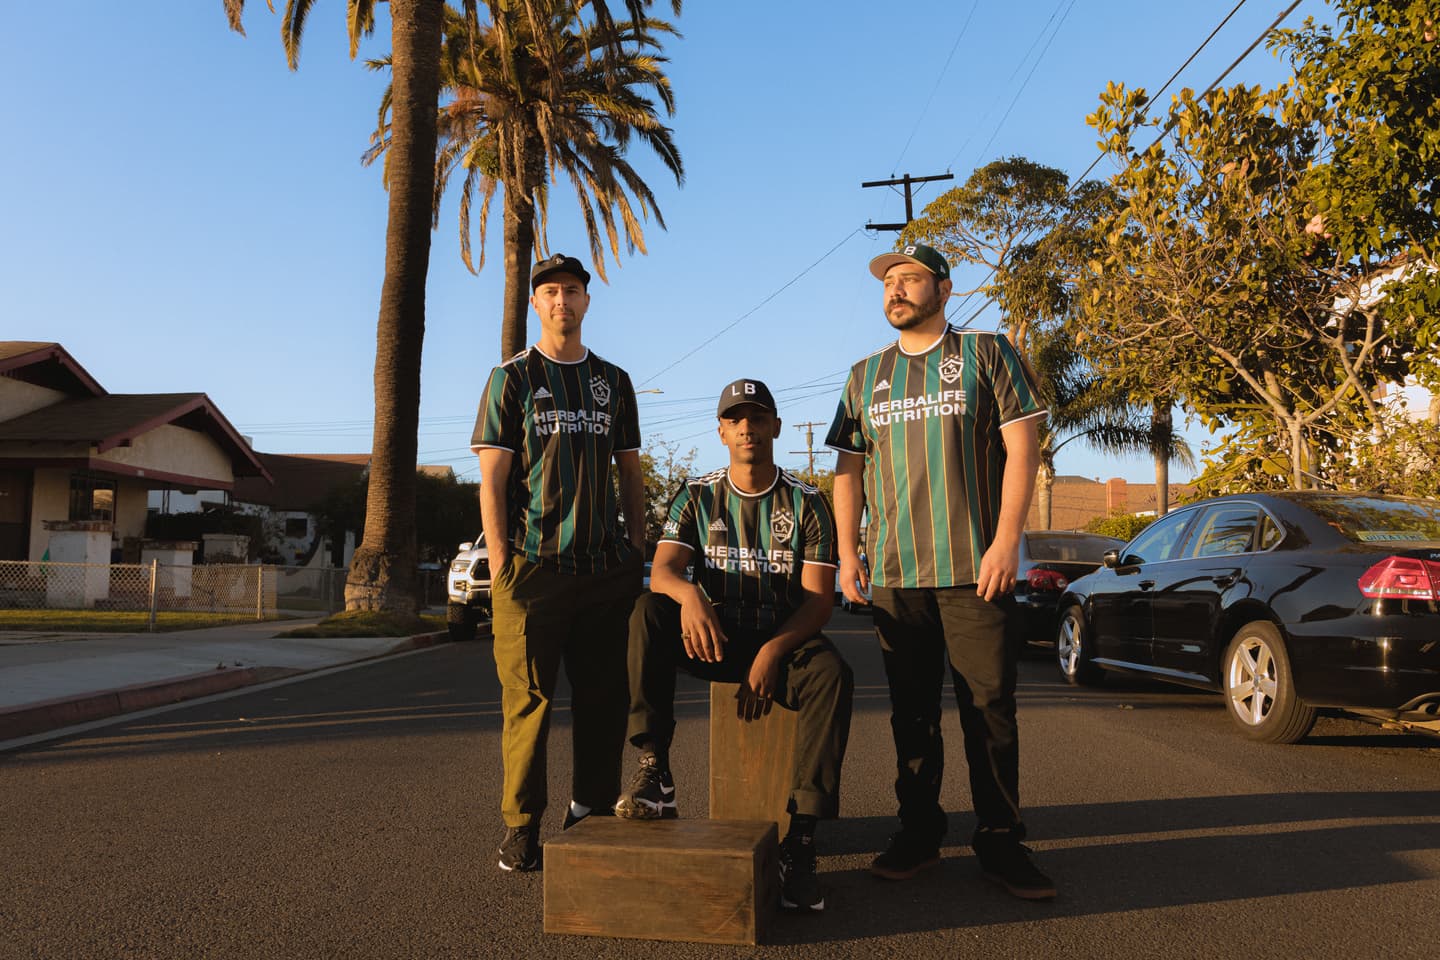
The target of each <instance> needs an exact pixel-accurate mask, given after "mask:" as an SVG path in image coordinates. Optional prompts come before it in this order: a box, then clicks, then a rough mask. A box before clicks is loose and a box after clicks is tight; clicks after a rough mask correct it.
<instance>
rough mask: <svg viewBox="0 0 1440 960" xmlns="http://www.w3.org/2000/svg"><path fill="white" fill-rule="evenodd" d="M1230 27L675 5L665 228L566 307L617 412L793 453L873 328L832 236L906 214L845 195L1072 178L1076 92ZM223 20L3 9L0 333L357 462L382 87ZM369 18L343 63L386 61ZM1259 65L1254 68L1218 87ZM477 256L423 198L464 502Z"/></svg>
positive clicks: (914, 9) (318, 46)
mask: <svg viewBox="0 0 1440 960" xmlns="http://www.w3.org/2000/svg"><path fill="white" fill-rule="evenodd" d="M1234 5H1235V4H1234V0H1195V2H1187V3H1182V4H1154V3H1151V2H1140V0H1019V2H1015V3H1004V4H1000V3H986V2H976V0H934V2H929V0H916V2H912V3H909V4H905V5H902V6H891V7H889V8H885V7H882V6H880V5H876V4H874V3H869V2H863V3H862V2H852V0H843V2H837V3H831V4H824V5H820V6H818V7H817V6H813V5H799V4H788V3H760V2H752V0H742V2H736V3H716V2H708V3H707V2H703V0H690V2H689V3H687V4H686V10H685V13H684V15H683V16H682V17H681V18H680V19H679V20H678V21H677V26H678V27H679V28H680V30H681V31H682V33H683V34H684V38H683V39H681V40H678V41H674V42H673V43H672V44H671V45H669V46H668V48H667V52H668V53H669V55H670V57H671V60H672V63H671V65H670V76H671V77H672V80H673V83H674V88H675V91H676V96H677V99H678V109H677V112H676V115H675V117H674V118H673V126H674V128H675V131H676V133H675V137H676V142H677V143H678V144H679V147H680V149H681V151H682V152H683V155H684V159H685V163H686V168H687V179H686V183H685V186H684V188H683V189H680V188H677V187H676V186H675V184H674V182H673V180H672V181H668V182H667V181H666V179H665V178H666V174H665V172H664V171H663V169H662V168H661V167H660V166H659V164H658V162H655V161H652V160H650V159H649V158H646V157H644V156H643V155H637V156H636V157H635V158H634V159H635V161H636V164H637V166H638V167H639V168H640V169H641V170H642V172H643V173H644V174H645V175H646V176H647V177H648V179H649V181H650V183H651V185H652V187H653V188H654V189H655V191H656V193H657V195H658V198H659V201H660V204H661V209H662V211H663V213H664V215H665V219H666V222H667V223H668V225H669V230H668V231H664V230H661V229H659V227H657V226H654V225H653V224H652V225H651V227H650V228H649V229H648V230H647V231H646V239H647V242H648V246H649V249H650V254H649V256H639V255H637V256H635V257H632V258H627V259H625V260H624V261H623V265H622V267H621V268H619V269H616V268H613V267H612V268H611V270H610V284H609V285H608V286H606V285H605V284H602V283H599V282H598V281H597V282H596V283H594V284H593V285H592V289H591V293H592V297H593V300H592V304H591V308H590V313H589V315H588V316H587V317H586V320H585V335H586V340H587V341H588V342H589V344H590V345H591V347H592V348H593V349H594V350H595V351H596V352H598V353H599V354H601V355H602V356H604V357H606V358H607V359H610V360H613V361H615V362H617V363H619V364H620V365H621V366H623V367H625V368H626V369H627V370H629V371H630V373H631V376H632V378H633V379H634V381H635V382H636V384H637V386H639V387H642V388H658V389H660V390H663V391H664V392H663V394H647V395H643V396H641V397H640V401H641V412H642V429H643V430H644V432H645V434H646V436H647V437H649V436H661V437H663V438H665V439H667V440H670V441H678V442H680V444H681V446H682V447H683V448H689V447H692V446H694V447H697V448H698V450H699V458H698V460H699V462H698V465H699V466H701V467H705V466H707V465H710V466H713V465H715V464H716V463H718V462H720V461H721V460H722V459H723V455H724V451H723V448H722V447H721V446H720V445H719V443H718V441H716V440H715V439H714V432H713V427H714V398H715V396H716V395H717V394H718V392H719V389H720V387H721V386H723V385H724V384H725V383H727V382H729V381H730V380H732V379H734V378H736V377H739V376H748V377H757V378H760V379H763V380H765V381H766V382H767V383H768V384H769V385H770V386H771V388H772V389H774V390H775V391H776V393H777V397H778V399H779V402H780V406H781V415H782V417H783V418H784V419H785V421H786V422H787V427H786V431H785V439H784V441H783V443H782V444H781V445H780V446H778V447H777V449H779V450H782V451H790V450H800V449H802V448H803V446H804V437H803V435H802V434H801V433H800V431H798V430H795V429H793V428H792V427H791V426H790V425H793V424H798V423H800V422H801V421H806V420H810V421H820V422H821V423H822V424H828V423H829V421H830V418H831V416H832V414H833V413H834V409H835V403H836V400H837V397H838V394H839V390H840V386H841V384H842V382H843V376H844V371H845V370H846V369H847V368H848V367H849V365H850V364H851V363H852V362H854V361H855V360H857V359H859V358H860V357H861V356H863V355H865V354H868V353H869V352H871V351H872V350H875V349H877V348H879V347H880V346H882V345H884V343H886V342H887V341H888V340H889V339H891V337H892V334H891V331H890V328H889V326H888V324H887V323H886V321H885V319H884V317H883V315H882V313H881V311H880V289H879V284H878V283H877V282H876V281H874V280H873V279H871V278H870V276H869V274H868V273H867V272H866V270H865V263H866V261H868V260H869V258H870V257H872V256H874V255H875V254H877V253H879V252H882V251H883V250H885V249H887V248H889V247H890V246H891V245H892V243H893V241H894V235H893V234H890V233H879V234H876V233H871V232H866V231H864V230H859V229H857V228H860V227H861V226H862V225H863V224H864V223H865V222H866V221H875V222H887V221H894V220H899V219H902V218H903V205H902V201H901V198H900V197H899V195H898V194H896V193H893V192H891V191H889V190H885V189H869V190H862V189H860V182H861V181H862V180H876V179H884V178H888V177H890V176H892V175H900V174H903V173H906V172H909V173H912V174H915V175H917V176H919V175H928V174H935V173H942V172H946V171H949V172H953V173H954V174H955V175H956V178H957V182H959V181H963V180H964V179H965V177H966V176H968V174H969V173H970V172H971V171H972V170H974V169H975V168H976V167H977V166H980V165H983V164H984V163H987V162H989V161H991V160H994V159H996V158H998V157H1002V156H1010V155H1022V156H1026V157H1028V158H1030V159H1032V160H1035V161H1038V162H1041V163H1045V164H1049V165H1051V166H1055V167H1059V168H1061V169H1064V170H1066V171H1067V172H1069V173H1070V174H1071V175H1072V176H1075V175H1078V174H1079V173H1080V172H1082V171H1083V170H1084V169H1085V168H1086V167H1087V166H1088V165H1089V164H1090V162H1091V161H1092V160H1093V159H1094V157H1095V155H1096V150H1095V139H1096V138H1095V136H1094V134H1093V131H1091V130H1090V128H1089V127H1087V126H1086V124H1085V115H1086V114H1087V113H1089V112H1090V111H1092V110H1093V109H1094V108H1095V106H1096V104H1097V96H1098V93H1099V92H1100V90H1102V89H1103V87H1104V86H1105V84H1106V82H1107V81H1111V80H1114V81H1117V82H1124V83H1126V84H1129V85H1132V86H1144V87H1147V88H1148V89H1150V90H1152V91H1153V90H1155V89H1156V88H1157V87H1159V85H1160V84H1161V83H1163V82H1164V81H1165V80H1166V79H1167V78H1168V77H1169V76H1170V74H1171V73H1173V72H1174V71H1175V70H1176V68H1178V67H1179V66H1180V64H1181V63H1183V62H1184V60H1185V59H1186V58H1187V57H1188V56H1189V55H1190V54H1191V53H1192V52H1193V51H1194V50H1195V48H1196V47H1197V46H1198V45H1199V44H1200V42H1201V41H1202V40H1203V39H1204V38H1205V37H1206V35H1208V34H1209V33H1210V31H1211V30H1212V29H1214V28H1215V26H1216V25H1217V24H1218V23H1219V22H1220V21H1221V19H1222V18H1223V17H1224V16H1225V15H1226V14H1227V13H1229V12H1230V10H1231V8H1232V7H1233V6H1234ZM1287 5H1288V4H1286V3H1282V2H1280V0H1267V2H1260V0H1250V2H1248V3H1246V4H1245V5H1244V7H1243V8H1242V9H1241V10H1240V11H1239V13H1237V14H1236V15H1235V16H1234V18H1233V19H1232V20H1231V21H1230V23H1229V24H1228V25H1227V26H1226V27H1225V28H1224V29H1223V30H1222V31H1221V32H1220V33H1219V35H1218V36H1217V37H1216V38H1215V40H1213V41H1212V42H1211V44H1210V45H1209V46H1208V47H1207V48H1206V49H1205V51H1204V52H1203V53H1201V55H1200V56H1199V57H1198V58H1196V60H1195V61H1194V63H1193V64H1191V66H1190V67H1189V68H1187V69H1186V70H1185V72H1184V73H1183V74H1182V75H1181V77H1180V80H1179V81H1178V83H1177V87H1178V86H1180V85H1184V86H1191V87H1194V88H1197V89H1200V88H1204V87H1205V86H1207V85H1208V84H1209V83H1210V82H1211V81H1212V80H1213V79H1214V78H1215V77H1216V76H1217V75H1218V74H1219V73H1220V72H1221V71H1222V70H1224V69H1225V67H1227V66H1228V65H1229V64H1230V62H1231V61H1232V60H1234V59H1235V57H1237V56H1238V55H1239V54H1240V53H1241V51H1243V50H1244V48H1245V47H1246V46H1248V45H1249V44H1250V43H1251V41H1253V40H1254V39H1255V38H1256V37H1257V36H1258V35H1259V34H1260V33H1261V32H1262V31H1263V30H1264V29H1265V27H1266V26H1268V25H1269V24H1270V22H1271V21H1272V20H1273V19H1274V18H1275V17H1276V15H1277V14H1278V13H1279V12H1280V11H1281V10H1282V9H1284V7H1285V6H1287ZM660 6H662V7H663V6H665V5H664V4H661V5H660ZM248 8H249V9H248V10H247V13H246V27H247V30H248V33H249V36H248V37H240V36H239V35H237V34H233V33H231V32H230V31H229V30H228V29H227V28H226V25H225V17H224V13H223V9H222V4H221V0H187V2H185V3H178V4H177V3H165V2H161V0H148V2H141V3H125V4H118V3H111V4H84V5H82V7H76V8H72V7H66V8H64V9H63V10H61V9H52V8H50V7H48V6H46V5H44V4H11V5H9V6H8V8H7V10H6V16H5V36H6V37H7V38H8V42H7V43H6V48H7V55H6V57H5V59H4V61H3V65H0V77H3V81H4V83H5V86H6V88H7V89H9V90H11V91H12V93H13V94H14V95H13V96H12V97H11V101H10V103H11V106H10V111H11V120H10V124H11V134H10V136H9V138H8V139H9V143H8V145H7V149H6V150H5V151H4V152H3V153H0V317H3V325H0V339H22V340H55V341H59V342H61V343H63V344H64V345H65V346H66V348H67V349H68V350H69V351H70V352H71V353H72V354H73V355H74V356H75V357H76V358H77V359H78V360H79V361H80V362H81V363H82V364H83V365H84V366H85V367H86V368H87V369H88V370H89V371H90V372H91V373H92V374H94V375H95V377H96V378H97V379H99V381H100V382H101V383H102V384H104V385H105V386H106V387H107V388H108V389H109V390H111V391H112V392H116V393H158V392H187V391H203V392H205V393H208V394H209V395H210V397H211V398H212V399H213V400H214V401H215V402H216V403H217V404H218V405H219V407H220V409H221V410H222V411H223V412H224V413H225V415H226V416H227V417H229V419H230V420H231V422H232V423H234V424H235V425H236V426H237V427H238V428H239V429H240V430H241V431H242V432H244V433H246V434H248V435H250V436H251V437H252V438H253V440H254V445H255V447H256V449H258V450H261V451H265V452H274V453H304V452H355V451H364V450H368V449H369V446H370V421H371V417H372V414H373V406H372V404H373V399H372V391H371V377H372V370H373V357H374V342H375V320H376V313H377V309H378V304H379V293H380V284H381V279H382V268H383V254H384V227H385V197H384V194H383V192H382V189H381V186H380V181H379V173H378V169H375V168H368V169H367V168H363V167H361V165H360V163H359V157H360V154H361V152H362V151H363V150H364V148H365V146H366V144H367V141H368V136H369V133H370V131H371V130H372V129H373V127H374V124H375V113H376V105H377V102H378V97H379V94H380V91H381V89H382V87H383V83H384V79H383V77H381V76H379V75H375V74H371V73H369V72H368V71H366V70H365V69H364V68H363V67H362V66H361V65H360V64H359V63H358V62H351V61H350V60H349V59H348V58H347V42H346V38H345V32H344V8H345V4H344V3H343V2H342V0H320V2H318V3H317V4H316V9H315V10H314V12H313V14H312V16H311V19H310V23H309V26H308V30H307V36H306V41H305V47H304V50H303V52H302V57H301V63H300V69H299V71H298V72H295V73H291V72H290V71H289V70H287V69H286V67H285V63H284V58H283V55H282V51H281V46H280V40H279V18H278V17H277V16H274V15H272V14H270V12H269V11H268V10H267V9H266V7H265V4H264V0H249V4H248ZM387 9H388V8H386V7H385V6H383V5H382V7H381V11H382V13H381V23H380V29H379V30H378V31H377V34H376V36H375V37H374V38H372V39H371V41H370V42H369V43H368V45H367V46H365V47H363V48H362V50H361V55H362V57H363V56H367V55H368V56H378V55H380V54H383V53H384V52H386V50H387V49H388V44H389V39H388V19H385V17H386V11H387ZM1307 15H1310V16H1315V17H1317V18H1322V19H1323V18H1326V17H1328V15H1329V11H1328V8H1326V7H1325V6H1324V5H1323V4H1322V3H1321V0H1306V2H1304V3H1302V4H1301V6H1300V7H1299V8H1298V9H1297V10H1296V11H1295V12H1294V13H1292V14H1291V15H1290V18H1289V19H1288V20H1287V25H1290V26H1298V25H1299V23H1300V22H1301V21H1302V20H1303V19H1304V17H1305V16H1307ZM952 54H953V56H952ZM947 64H948V65H947ZM1287 73H1288V71H1287V70H1286V69H1285V66H1284V64H1282V63H1280V62H1279V61H1277V60H1276V59H1275V58H1274V57H1273V56H1272V55H1271V54H1270V53H1269V52H1268V51H1266V50H1265V49H1264V47H1263V46H1262V47H1261V48H1259V49H1257V50H1256V51H1255V52H1254V53H1252V54H1251V55H1250V57H1249V59H1248V60H1246V61H1245V63H1244V64H1242V65H1241V66H1240V68H1239V69H1238V70H1237V71H1236V72H1235V73H1234V74H1233V75H1232V76H1231V78H1230V81H1229V82H1239V81H1244V82H1249V83H1264V84H1273V83H1275V82H1278V81H1280V80H1282V79H1284V77H1285V76H1286V75H1287ZM27 90H28V91H30V92H29V93H26V94H21V93H20V91H27ZM1108 170H1109V167H1108V166H1107V165H1105V164H1102V165H1101V167H1099V168H1098V169H1097V170H1096V175H1100V174H1102V173H1106V172H1108ZM944 186H945V185H943V184H935V185H931V187H930V189H929V190H928V191H927V192H925V193H923V194H922V195H921V202H922V204H923V202H924V201H926V200H928V199H930V198H933V196H934V195H935V194H936V193H937V192H938V191H939V190H940V189H943V188H944ZM568 189H569V188H568V186H565V187H557V188H556V189H555V192H554V195H553V199H552V204H551V206H552V222H551V231H550V239H551V247H552V250H558V251H563V252H567V253H575V254H581V253H582V252H583V250H584V246H585V245H584V239H583V235H582V234H581V233H580V232H579V229H578V222H577V220H576V218H575V216H574V207H575V202H574V199H573V195H571V194H568V193H567V192H566V191H567V190H568ZM495 221H496V222H497V224H498V211H497V216H496V218H495ZM500 248H501V240H500V235H499V232H498V228H497V232H496V233H495V235H494V237H493V240H492V247H491V249H492V251H493V260H492V263H491V265H489V266H487V267H486V269H485V270H484V271H483V272H482V273H481V275H480V276H478V277H477V276H472V275H471V274H469V273H468V272H467V271H466V270H465V268H464V266H463V265H462V264H461V262H460V258H459V255H458V241H457V227H456V216H455V204H454V201H453V200H451V201H449V202H447V203H446V205H445V209H444V210H443V212H442V214H441V217H440V229H439V230H438V232H437V233H436V234H435V238H434V246H433V249H432V253H431V265H430V283H429V293H428V307H427V323H426V334H425V351H424V367H423V374H422V378H423V379H422V400H421V410H420V416H421V427H420V431H421V432H420V448H419V449H420V457H421V460H422V462H426V463H451V464H453V465H454V466H455V468H456V470H457V472H462V473H465V474H466V476H468V478H470V479H474V478H475V474H476V471H475V469H474V460H473V459H472V457H471V456H470V454H469V451H468V442H469V436H470V429H471V426H472V424H473V422H474V411H475V405H476V402H477V399H478V396H479V392H480V388H481V386H482V385H483V383H484V379H485V376H486V374H487V373H488V371H489V369H490V367H491V366H493V365H494V364H495V363H496V362H497V360H498V359H499V320H498V317H499V304H500V296H501V288H502V283H503V276H502V268H501V266H500V265H501V263H502V260H501V258H500V256H499V251H500ZM963 282H964V278H963V277H960V276H958V275H957V286H958V285H959V284H961V283H963ZM787 284H788V286H786V285H787ZM782 288H783V289H782ZM767 298H770V299H769V300H768V302H765V303H764V305H763V306H761V304H762V302H763V301H766V300H767ZM757 307H758V309H757ZM752 311H753V312H752ZM968 312H969V310H968V308H967V314H968ZM747 314H748V316H747ZM742 316H743V317H745V319H743V320H740V318H741V317H742ZM737 320H740V322H739V323H736V321H737ZM732 324H733V326H732ZM975 325H976V326H977V327H980V328H988V329H993V328H994V326H995V318H994V316H993V314H987V315H984V316H982V317H981V318H980V319H979V320H978V321H977V322H976V324H975ZM726 327H730V329H728V330H726V331H725V332H723V333H721V331H722V330H724V328H726ZM717 334H719V336H718V337H717V338H716V339H715V340H714V342H713V343H711V344H709V345H708V346H706V347H705V348H704V349H703V350H700V351H699V352H697V353H695V354H693V355H692V356H690V357H689V358H688V359H685V360H684V361H682V362H680V363H678V364H676V363H675V361H677V360H679V359H680V358H681V357H682V356H684V355H685V354H687V353H690V351H692V350H694V349H695V348H696V347H697V346H699V345H700V344H701V343H703V342H705V341H706V340H707V339H709V338H711V337H715V336H716V335H717ZM533 336H534V323H533V316H532V339H533ZM824 429H825V427H824V426H820V427H817V428H816V432H817V436H816V445H817V446H820V445H821V441H822V439H823V432H824ZM1195 439H1196V440H1197V441H1198V440H1199V439H1200V437H1198V436H1196V437H1195ZM780 459H781V461H782V462H783V463H786V464H788V465H801V464H803V461H804V457H803V455H795V454H790V453H788V452H787V453H785V454H783V455H782V456H781V457H780ZM820 462H821V463H822V464H825V465H829V458H828V457H827V458H824V459H822V460H821V461H820ZM1059 469H1060V472H1062V473H1076V474H1082V475H1085V476H1091V477H1101V478H1103V477H1109V476H1121V477H1125V478H1127V479H1130V480H1132V481H1147V480H1149V479H1150V478H1151V469H1150V466H1149V464H1148V462H1147V461H1144V460H1140V459H1135V460H1127V461H1116V460H1112V459H1109V458H1105V457H1101V456H1098V455H1095V454H1093V453H1090V452H1088V451H1085V450H1083V449H1081V448H1080V445H1079V444H1071V445H1070V446H1069V447H1067V448H1066V449H1065V450H1064V451H1063V452H1062V453H1061V456H1060V462H1059ZM1183 478H1184V475H1183V474H1181V475H1179V476H1177V479H1183Z"/></svg>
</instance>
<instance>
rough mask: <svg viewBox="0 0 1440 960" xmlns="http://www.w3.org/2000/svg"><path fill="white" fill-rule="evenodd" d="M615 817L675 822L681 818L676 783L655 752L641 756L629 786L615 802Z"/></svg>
mask: <svg viewBox="0 0 1440 960" xmlns="http://www.w3.org/2000/svg"><path fill="white" fill-rule="evenodd" d="M615 816H617V817H624V818H625V819H626V820H661V819H665V820H673V819H675V818H676V817H678V816H680V808H679V807H678V806H676V805H675V780H674V779H673V778H672V777H671V776H670V771H669V769H668V768H666V767H662V766H661V765H660V760H659V758H658V757H656V756H655V754H653V753H645V754H641V755H640V766H638V767H636V768H635V776H633V777H631V778H630V786H628V787H626V788H625V790H624V792H622V793H621V794H620V799H619V800H616V801H615Z"/></svg>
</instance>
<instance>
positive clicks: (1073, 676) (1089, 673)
mask: <svg viewBox="0 0 1440 960" xmlns="http://www.w3.org/2000/svg"><path fill="white" fill-rule="evenodd" d="M1085 644H1086V639H1085V614H1084V613H1083V612H1081V610H1080V608H1079V607H1076V606H1071V607H1066V608H1065V612H1064V613H1062V614H1061V615H1060V626H1059V628H1058V629H1057V630H1056V632H1055V657H1056V661H1057V662H1058V664H1059V666H1060V675H1061V676H1063V677H1064V678H1065V680H1066V682H1068V683H1070V684H1073V685H1075V686H1093V685H1095V684H1097V683H1099V682H1100V680H1101V678H1102V677H1103V675H1104V674H1103V672H1102V671H1101V670H1100V668H1099V667H1097V666H1095V664H1093V663H1091V662H1090V653H1089V651H1088V650H1087V649H1086V646H1085Z"/></svg>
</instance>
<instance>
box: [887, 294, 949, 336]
mask: <svg viewBox="0 0 1440 960" xmlns="http://www.w3.org/2000/svg"><path fill="white" fill-rule="evenodd" d="M899 302H901V303H908V304H910V306H911V307H912V308H913V312H912V313H911V315H910V316H909V318H907V319H903V320H897V319H895V318H894V317H892V316H891V315H890V308H891V307H892V306H893V305H894V304H893V303H887V304H886V305H885V319H886V320H889V321H890V326H892V327H894V328H895V329H896V330H913V329H915V328H916V327H919V326H923V325H924V324H925V323H927V322H928V321H929V320H930V318H931V317H933V316H935V314H937V313H939V312H940V293H939V291H938V290H937V291H936V292H935V293H934V295H932V296H931V297H930V299H928V300H922V301H920V302H919V303H916V302H913V301H910V300H902V301H899Z"/></svg>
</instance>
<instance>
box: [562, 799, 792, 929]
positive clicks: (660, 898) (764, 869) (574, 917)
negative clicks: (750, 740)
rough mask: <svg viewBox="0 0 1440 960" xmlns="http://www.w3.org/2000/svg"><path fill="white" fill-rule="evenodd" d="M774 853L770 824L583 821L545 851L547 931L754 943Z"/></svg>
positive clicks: (770, 907) (769, 903)
mask: <svg viewBox="0 0 1440 960" xmlns="http://www.w3.org/2000/svg"><path fill="white" fill-rule="evenodd" d="M776 850H777V836H776V831H775V825H774V824H773V823H762V822H756V821H752V822H735V821H727V820H648V821H643V820H620V819H616V818H614V817H587V818H586V819H584V820H582V821H580V822H579V823H577V824H576V825H575V826H573V827H571V828H570V829H569V830H566V831H565V832H564V833H562V834H561V835H560V836H558V837H556V838H554V839H552V840H550V841H549V842H547V843H546V844H545V932H546V933H572V934H585V935H589V936H597V937H634V938H640V939H646V940H688V941H694V942H698V943H739V944H756V943H760V942H761V941H762V939H763V938H764V937H765V935H766V932H767V930H768V929H769V924H770V920H771V918H772V917H773V916H774V912H775V908H776V903H777V901H778V898H779V876H778V872H777V871H778V868H777V866H776V861H775V857H776Z"/></svg>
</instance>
